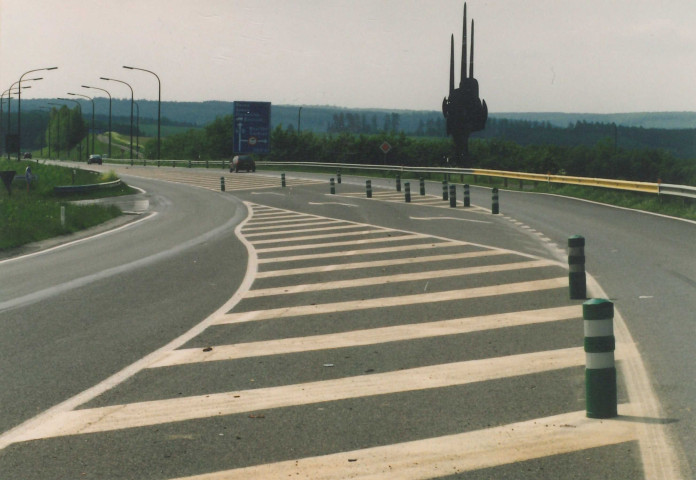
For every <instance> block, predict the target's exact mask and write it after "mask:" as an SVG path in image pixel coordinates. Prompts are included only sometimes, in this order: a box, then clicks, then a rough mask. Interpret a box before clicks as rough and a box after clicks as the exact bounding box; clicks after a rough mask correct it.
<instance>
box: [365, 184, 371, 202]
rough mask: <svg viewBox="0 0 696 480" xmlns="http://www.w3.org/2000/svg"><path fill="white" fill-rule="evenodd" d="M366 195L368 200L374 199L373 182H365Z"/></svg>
mask: <svg viewBox="0 0 696 480" xmlns="http://www.w3.org/2000/svg"><path fill="white" fill-rule="evenodd" d="M365 194H366V195H367V198H372V180H365Z"/></svg>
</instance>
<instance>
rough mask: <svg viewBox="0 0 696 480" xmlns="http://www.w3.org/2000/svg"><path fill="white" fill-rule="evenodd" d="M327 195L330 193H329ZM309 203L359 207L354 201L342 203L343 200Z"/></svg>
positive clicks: (311, 203)
mask: <svg viewBox="0 0 696 480" xmlns="http://www.w3.org/2000/svg"><path fill="white" fill-rule="evenodd" d="M326 195H330V194H329V193H327V194H326ZM309 205H340V206H343V207H357V206H358V205H353V204H352V203H341V202H309Z"/></svg>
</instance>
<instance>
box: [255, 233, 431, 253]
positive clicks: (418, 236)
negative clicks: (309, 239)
mask: <svg viewBox="0 0 696 480" xmlns="http://www.w3.org/2000/svg"><path fill="white" fill-rule="evenodd" d="M375 232H379V231H378V230H376V231H375ZM375 232H372V233H375ZM394 233H396V234H401V233H402V232H399V231H397V232H394ZM345 235H347V234H345V233H343V234H342V236H345ZM428 237H429V235H424V234H420V233H414V234H410V235H409V234H404V235H395V236H389V237H379V238H364V239H362V240H346V241H345V242H327V243H313V244H306V245H290V246H287V247H268V248H257V249H256V252H257V253H260V254H263V253H268V252H287V251H289V250H290V251H295V250H314V249H317V248H331V247H343V246H346V245H353V246H354V245H365V244H368V243H382V242H399V241H404V240H416V239H422V238H428ZM319 238H323V237H319Z"/></svg>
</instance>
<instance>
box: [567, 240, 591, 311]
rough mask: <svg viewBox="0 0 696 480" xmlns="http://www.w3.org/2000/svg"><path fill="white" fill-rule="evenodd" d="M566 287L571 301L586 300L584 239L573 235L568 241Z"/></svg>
mask: <svg viewBox="0 0 696 480" xmlns="http://www.w3.org/2000/svg"><path fill="white" fill-rule="evenodd" d="M568 286H569V291H570V299H571V300H584V299H586V298H587V277H586V275H585V237H583V236H581V235H573V236H572V237H570V238H569V239H568Z"/></svg>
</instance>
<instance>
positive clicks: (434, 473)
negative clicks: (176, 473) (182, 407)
mask: <svg viewBox="0 0 696 480" xmlns="http://www.w3.org/2000/svg"><path fill="white" fill-rule="evenodd" d="M633 410H634V409H633V408H632V406H631V405H620V406H619V412H620V413H621V414H623V415H627V414H632V413H633ZM636 437H637V435H636V427H635V425H634V424H632V423H631V422H627V421H625V420H623V419H622V418H621V417H619V418H617V419H613V420H603V421H598V420H592V419H588V418H586V417H585V412H584V411H578V412H570V413H563V414H560V415H554V416H552V417H544V418H536V419H533V420H527V421H524V422H518V423H511V424H507V425H501V426H498V427H492V428H487V429H485V430H475V431H472V432H465V433H459V434H454V435H447V436H444V437H435V438H428V439H425V440H415V441H412V442H404V443H397V444H393V445H385V446H380V447H374V448H366V449H363V450H353V451H350V452H341V453H334V454H329V455H322V456H318V457H308V458H300V459H296V460H287V461H284V462H278V463H268V464H264V465H254V466H251V467H245V468H238V469H235V470H226V471H219V472H214V473H205V474H202V475H195V476H191V477H180V478H178V479H173V480H257V479H258V480H266V479H269V478H311V479H313V480H343V479H346V478H352V479H363V480H379V479H390V480H391V479H395V478H396V479H399V480H424V479H429V478H439V477H442V476H449V475H453V474H461V473H463V472H467V471H472V470H479V469H484V468H492V467H496V466H500V465H507V464H511V463H517V462H524V461H527V460H533V459H536V458H543V457H548V456H552V455H562V454H564V453H571V452H576V451H579V450H587V449H590V448H598V447H604V446H609V445H616V444H619V443H624V442H630V441H633V440H635V439H636Z"/></svg>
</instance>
